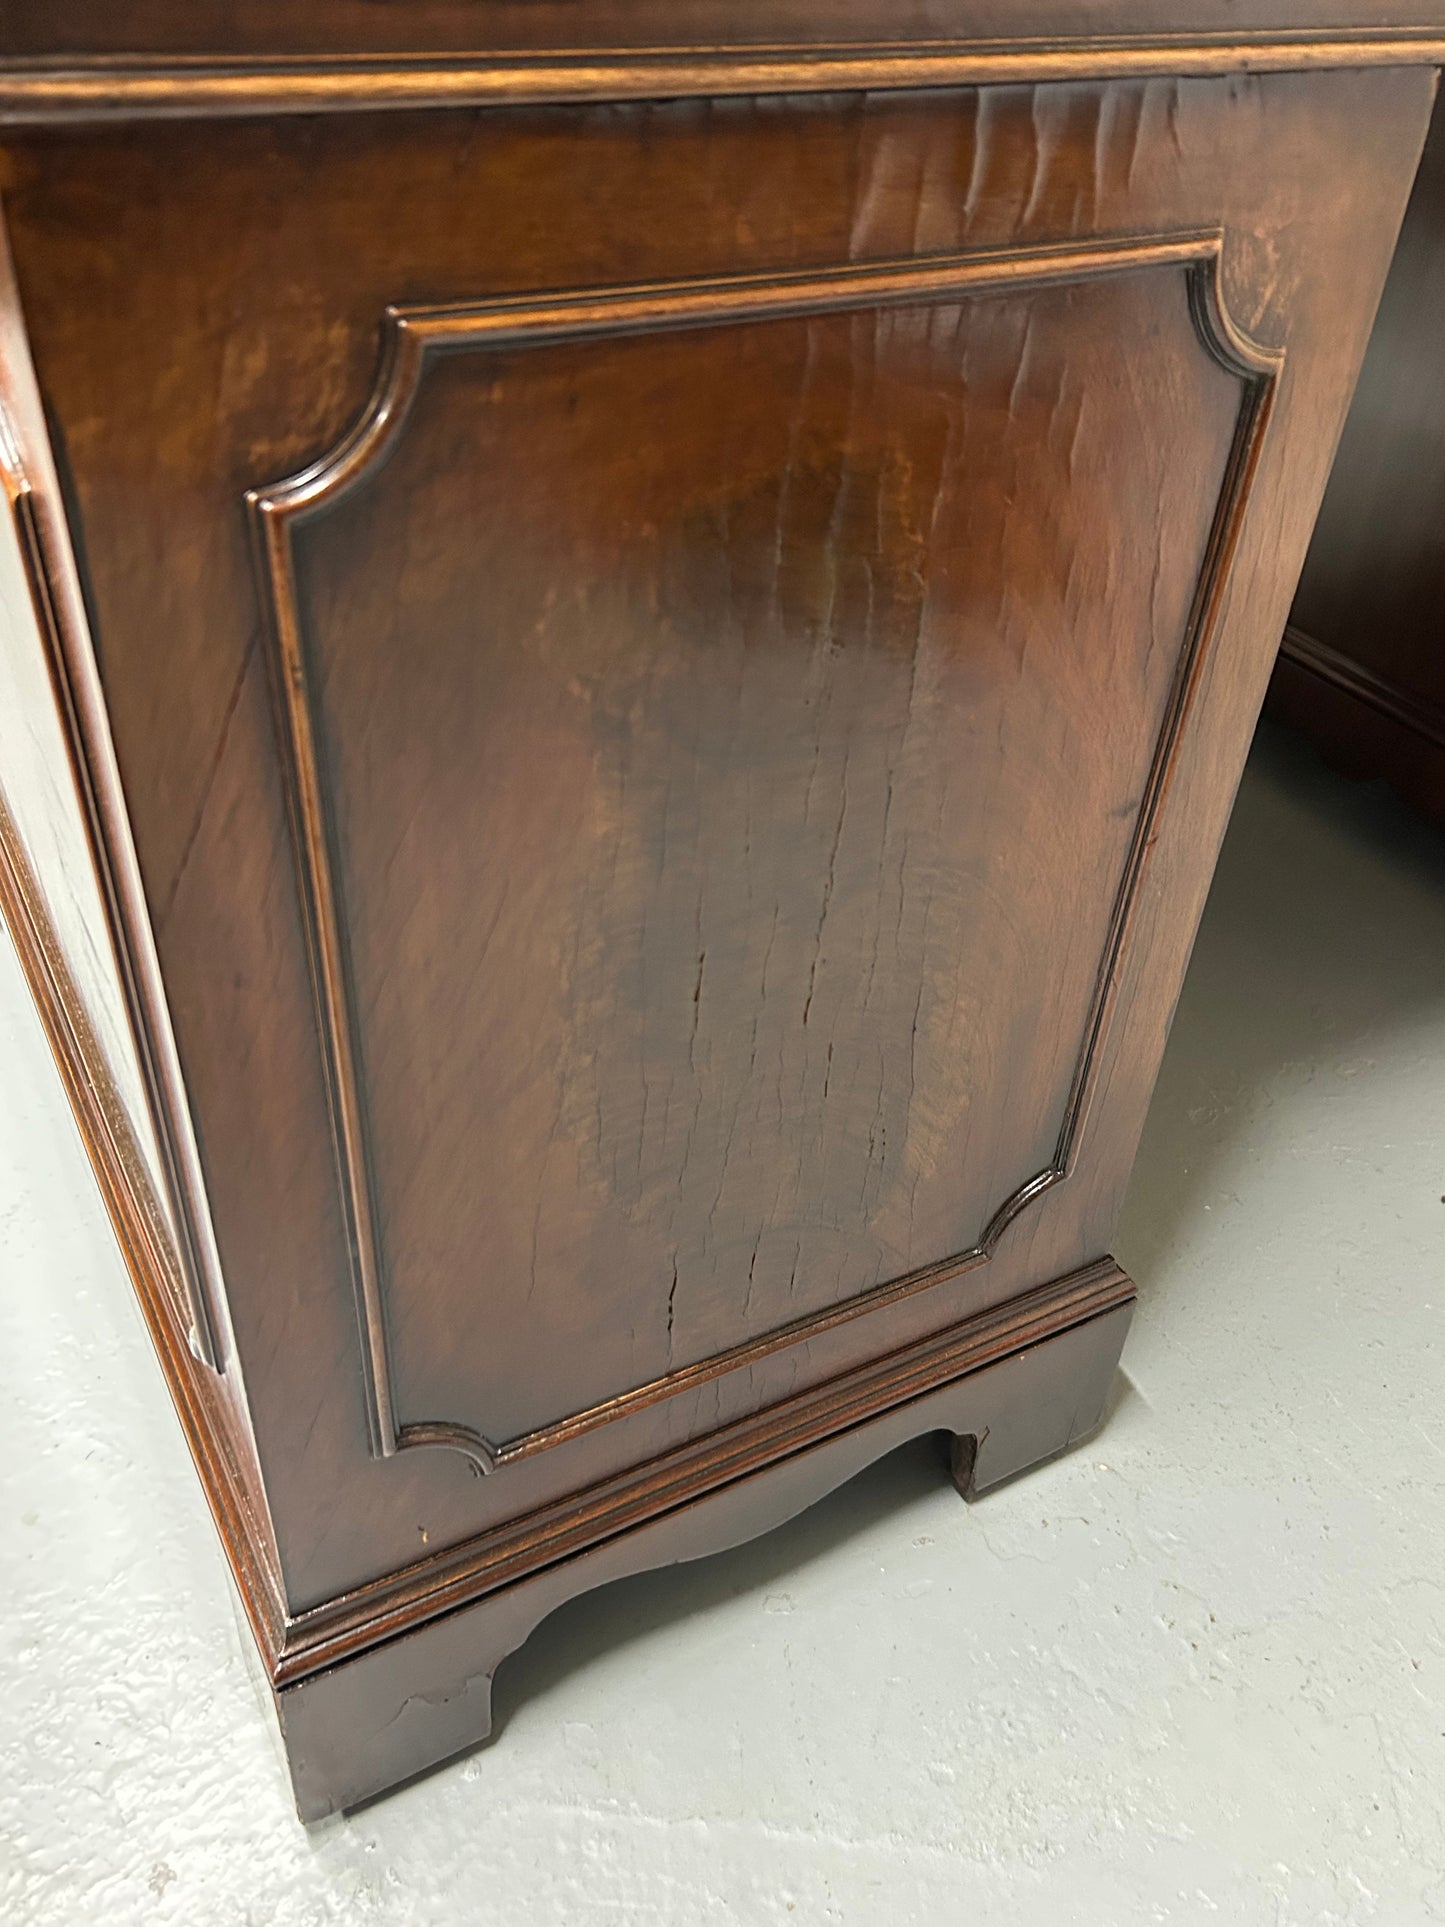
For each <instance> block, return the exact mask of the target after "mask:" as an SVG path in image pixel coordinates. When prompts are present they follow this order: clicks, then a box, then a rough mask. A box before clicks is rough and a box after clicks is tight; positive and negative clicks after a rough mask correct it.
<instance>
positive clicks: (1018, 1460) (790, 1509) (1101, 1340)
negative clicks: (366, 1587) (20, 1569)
mask: <svg viewBox="0 0 1445 1927" xmlns="http://www.w3.org/2000/svg"><path fill="white" fill-rule="evenodd" d="M1120 1276H1122V1274H1120ZM1132 1311H1133V1302H1132V1299H1125V1300H1124V1301H1123V1302H1120V1303H1116V1304H1115V1305H1114V1307H1113V1308H1112V1309H1110V1310H1106V1311H1103V1312H1100V1313H1099V1314H1098V1315H1097V1316H1095V1317H1093V1318H1090V1319H1087V1320H1085V1321H1083V1322H1081V1323H1079V1324H1075V1325H1073V1326H1070V1327H1069V1328H1068V1329H1067V1330H1066V1331H1063V1332H1061V1333H1059V1334H1057V1335H1056V1336H1054V1337H1051V1338H1046V1339H1044V1340H1042V1342H1039V1343H1035V1344H1032V1345H1029V1346H1027V1347H1025V1348H1023V1349H1020V1350H1017V1351H1013V1352H1011V1353H1009V1354H1008V1355H1006V1356H1003V1357H995V1358H993V1359H988V1358H987V1357H986V1355H985V1356H981V1357H980V1358H979V1360H978V1362H976V1363H975V1364H974V1365H973V1367H972V1369H970V1370H966V1371H964V1372H961V1373H959V1374H958V1375H957V1376H955V1377H954V1378H952V1379H950V1380H949V1381H948V1382H947V1383H946V1384H943V1385H941V1386H938V1387H937V1388H935V1389H934V1390H932V1391H931V1392H928V1393H926V1394H924V1395H922V1396H916V1397H914V1398H911V1399H909V1400H907V1401H905V1402H903V1403H901V1404H897V1405H894V1406H893V1407H892V1408H891V1409H890V1410H888V1411H886V1412H883V1413H873V1414H871V1415H869V1416H867V1417H865V1418H862V1419H860V1421H859V1422H858V1423H856V1424H854V1425H852V1426H851V1427H849V1428H847V1429H845V1430H842V1431H840V1432H837V1433H835V1434H834V1435H833V1436H831V1437H830V1438H828V1439H827V1440H826V1441H824V1442H822V1443H818V1444H815V1445H812V1446H809V1447H807V1448H806V1449H804V1450H800V1451H796V1452H794V1453H793V1454H792V1455H791V1456H790V1457H788V1458H787V1459H785V1460H784V1461H782V1462H781V1463H780V1464H775V1465H774V1466H773V1467H772V1468H771V1470H770V1471H768V1472H766V1473H755V1474H752V1475H750V1476H749V1475H746V1474H744V1475H743V1476H740V1477H738V1478H736V1479H734V1480H733V1481H732V1482H730V1483H728V1484H726V1485H723V1486H721V1487H719V1488H718V1489H717V1490H716V1491H715V1492H714V1493H713V1494H712V1495H711V1496H710V1497H709V1499H708V1501H707V1503H706V1504H705V1505H692V1506H687V1507H685V1508H683V1509H682V1510H681V1511H680V1512H673V1513H670V1514H667V1515H666V1516H664V1517H663V1518H661V1519H658V1518H653V1519H652V1520H651V1521H647V1520H645V1519H644V1520H641V1521H639V1522H638V1523H637V1524H636V1525H635V1526H634V1527H633V1528H632V1529H631V1530H628V1531H623V1532H620V1533H618V1534H617V1535H616V1536H615V1537H612V1538H610V1539H607V1540H606V1541H604V1542H602V1543H600V1544H598V1545H596V1546H595V1547H594V1548H593V1549H592V1550H591V1551H590V1552H589V1553H587V1554H586V1555H584V1556H583V1557H582V1558H581V1559H579V1560H574V1561H571V1562H570V1563H568V1564H564V1565H559V1566H553V1567H551V1568H550V1569H547V1570H544V1571H542V1572H539V1573H536V1574H534V1575H533V1576H532V1577H530V1578H527V1579H523V1580H520V1581H519V1582H518V1583H517V1584H515V1585H511V1586H507V1587H503V1588H501V1589H499V1590H498V1591H496V1592H493V1593H491V1594H489V1595H488V1596H487V1597H486V1598H485V1599H483V1600H480V1601H478V1602H476V1603H474V1604H472V1605H470V1606H469V1607H466V1608H464V1609H463V1610H461V1611H459V1612H454V1613H450V1614H448V1615H446V1616H445V1617H444V1618H439V1619H433V1620H431V1621H430V1622H429V1623H428V1624H427V1625H425V1626H424V1627H422V1628H420V1629H419V1630H415V1631H411V1632H409V1633H408V1634H406V1635H404V1636H402V1637H400V1638H396V1639H392V1640H388V1641H383V1642H380V1643H378V1644H376V1645H374V1646H373V1647H371V1648H370V1650H368V1651H367V1652H366V1653H365V1654H364V1655H363V1656H362V1657H360V1658H359V1659H357V1660H354V1661H353V1662H352V1663H351V1664H349V1665H345V1666H337V1667H332V1668H330V1669H328V1670H326V1671H323V1672H312V1673H310V1674H308V1675H307V1676H306V1677H304V1678H302V1679H299V1680H298V1681H297V1682H296V1683H295V1684H293V1685H290V1686H282V1687H281V1688H280V1690H279V1691H278V1693H277V1695H276V1700H277V1709H278V1712H279V1714H280V1720H281V1730H282V1734H283V1736H284V1738H285V1742H286V1748H287V1755H288V1758H289V1761H290V1765H291V1775H292V1784H293V1786H294V1789H295V1793H296V1805H297V1810H298V1812H299V1813H300V1814H301V1817H302V1818H303V1819H304V1820H317V1819H320V1818H322V1817H323V1816H324V1815H325V1814H328V1813H332V1812H335V1811H336V1810H337V1809H338V1808H346V1807H350V1806H354V1805H356V1804H357V1803H359V1802H360V1801H362V1800H365V1799H368V1798H370V1797H372V1796H374V1795H375V1794H376V1793H378V1792H380V1791H383V1790H384V1789H385V1788H387V1787H388V1786H391V1785H394V1784H395V1782H396V1781H397V1780H398V1778H400V1777H402V1776H403V1775H405V1774H409V1773H415V1772H417V1771H418V1770H420V1769H421V1768H422V1767H424V1766H430V1765H434V1764H435V1763H436V1762H437V1761H439V1760H444V1759H447V1758H449V1757H451V1756H452V1755H454V1754H456V1753H458V1752H460V1751H462V1750H464V1749H466V1748H468V1747H472V1746H476V1745H477V1744H478V1743H479V1742H480V1741H482V1740H484V1739H485V1738H486V1737H487V1736H488V1735H489V1733H490V1732H491V1725H492V1705H491V1700H492V1680H493V1676H494V1675H495V1673H496V1670H497V1667H498V1665H499V1664H500V1663H501V1662H502V1661H503V1660H504V1659H505V1658H506V1656H507V1654H509V1653H511V1652H514V1651H515V1650H516V1649H517V1647H519V1646H520V1645H521V1644H522V1642H523V1640H524V1639H526V1637H527V1636H528V1634H529V1633H530V1632H532V1630H533V1629H534V1628H535V1627H536V1626H537V1625H538V1624H539V1623H540V1621H541V1620H542V1619H544V1618H545V1617H546V1615H547V1614H548V1613H550V1612H552V1611H553V1610H554V1609H555V1608H556V1607H557V1606H559V1605H560V1604H562V1603H563V1601H565V1600H566V1599H568V1598H571V1597H573V1596H574V1595H575V1593H576V1592H577V1591H578V1590H580V1589H581V1588H583V1587H588V1586H597V1585H602V1584H605V1583H606V1582H607V1581H609V1580H612V1579H617V1578H621V1577H623V1576H624V1575H625V1574H628V1573H634V1572H643V1571H646V1570H648V1569H649V1568H652V1567H656V1566H659V1565H664V1564H668V1565H671V1564H677V1563H680V1562H681V1561H684V1560H689V1559H697V1558H701V1557H705V1556H706V1555H708V1554H710V1553H715V1552H718V1551H720V1550H722V1549H723V1548H725V1547H727V1546H730V1545H736V1544H737V1543H739V1542H740V1541H741V1540H743V1539H747V1538H752V1537H754V1536H755V1535H756V1534H757V1533H759V1532H760V1531H766V1530H768V1529H769V1528H770V1527H772V1526H775V1525H780V1524H781V1523H782V1522H783V1521H784V1520H785V1519H788V1518H791V1517H792V1516H794V1515H795V1514H796V1513H798V1512H800V1511H801V1510H802V1509H803V1508H804V1507H805V1506H807V1505H809V1504H811V1503H812V1502H813V1501H814V1500H815V1499H817V1498H818V1497H820V1496H821V1495H822V1494H823V1493H825V1492H827V1491H830V1490H831V1489H832V1488H833V1487H834V1486H836V1485H838V1484H840V1483H841V1482H842V1481H843V1480H844V1479H846V1478H849V1477H851V1476H852V1475H853V1474H854V1473H856V1472H858V1471H861V1470H862V1468H863V1467H864V1466H866V1465H869V1464H872V1463H873V1462H874V1461H875V1460H876V1459H878V1458H880V1457H881V1456H882V1455H883V1454H884V1453H885V1452H887V1451H890V1450H891V1449H892V1448H893V1447H894V1446H896V1445H898V1444H900V1443H901V1442H902V1441H903V1440H905V1439H908V1438H913V1437H917V1436H918V1435H919V1434H920V1433H925V1432H930V1431H943V1432H949V1433H952V1434H953V1435H954V1462H955V1465H956V1466H963V1467H964V1468H966V1469H965V1470H963V1471H962V1473H961V1474H960V1475H959V1478H960V1488H961V1489H962V1490H963V1491H964V1492H965V1495H966V1496H967V1497H970V1498H972V1497H974V1496H976V1495H977V1494H979V1493H982V1492H985V1491H987V1489H988V1488H989V1487H990V1486H991V1485H996V1484H998V1483H1000V1482H1001V1481H1003V1480H1005V1479H1007V1478H1009V1477H1010V1476H1012V1474H1014V1473H1015V1472H1017V1471H1019V1470H1021V1469H1022V1468H1023V1467H1025V1466H1029V1465H1034V1464H1037V1463H1038V1461H1039V1460H1040V1459H1044V1458H1047V1457H1049V1456H1050V1455H1051V1454H1053V1453H1055V1452H1060V1451H1063V1450H1065V1449H1066V1448H1067V1447H1068V1446H1070V1445H1072V1444H1074V1443H1076V1442H1077V1441H1078V1440H1080V1439H1082V1438H1085V1437H1087V1436H1088V1434H1089V1433H1090V1432H1092V1431H1093V1430H1094V1429H1095V1428H1096V1427H1097V1425H1098V1424H1099V1421H1100V1419H1101V1418H1102V1416H1103V1411H1104V1405H1105V1400H1106V1398H1107V1395H1108V1392H1109V1387H1110V1384H1111V1383H1112V1380H1113V1376H1114V1370H1115V1367H1116V1365H1117V1363H1118V1359H1119V1353H1120V1349H1121V1347H1122V1345H1123V1342H1124V1336H1125V1333H1126V1331H1127V1330H1128V1326H1129V1319H1130V1316H1131V1314H1132Z"/></svg>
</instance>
